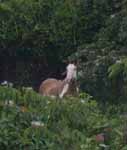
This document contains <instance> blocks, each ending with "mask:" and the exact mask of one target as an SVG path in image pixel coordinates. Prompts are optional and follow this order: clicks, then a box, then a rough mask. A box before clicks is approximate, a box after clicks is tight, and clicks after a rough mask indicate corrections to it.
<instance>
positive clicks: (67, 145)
mask: <svg viewBox="0 0 127 150" xmlns="http://www.w3.org/2000/svg"><path fill="white" fill-rule="evenodd" d="M2 94H3V95H2ZM4 95H6V97H5V96H4ZM6 101H8V103H6ZM10 101H13V103H10ZM122 120H123V119H120V117H119V116H118V115H116V114H115V115H112V116H111V115H110V116H108V115H107V114H106V113H105V114H103V113H102V112H101V110H100V109H99V107H98V105H97V102H96V101H95V100H93V99H92V98H91V96H89V95H88V94H85V93H84V94H80V96H79V97H77V98H74V97H67V98H65V99H62V100H60V99H50V98H48V97H42V96H40V95H38V94H37V93H35V92H34V91H33V90H32V89H29V88H22V89H21V90H20V91H18V90H16V89H13V88H7V87H0V147H1V150H4V149H14V150H17V149H19V150H20V149H21V150H24V149H31V150H35V149H44V150H59V149H61V150H66V149H72V150H77V149H78V150H100V149H101V148H102V147H109V148H110V149H112V150H117V149H121V148H123V147H124V144H123V143H122V136H123V133H122V127H121V125H122V124H121V123H122V122H121V121H122ZM110 130H111V131H110ZM99 133H104V134H105V135H106V136H107V137H108V138H107V139H105V140H106V141H100V142H97V141H96V135H97V134H99Z"/></svg>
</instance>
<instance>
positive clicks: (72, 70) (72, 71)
mask: <svg viewBox="0 0 127 150" xmlns="http://www.w3.org/2000/svg"><path fill="white" fill-rule="evenodd" d="M76 78H77V67H76V65H74V64H69V65H68V66H67V77H66V79H68V80H73V79H76Z"/></svg>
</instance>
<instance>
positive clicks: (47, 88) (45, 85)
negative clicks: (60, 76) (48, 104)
mask: <svg viewBox="0 0 127 150" xmlns="http://www.w3.org/2000/svg"><path fill="white" fill-rule="evenodd" d="M66 70H67V75H66V77H65V79H64V80H57V79H53V78H48V79H46V80H44V81H43V82H42V83H41V85H40V88H39V93H40V94H42V95H43V96H51V97H56V96H57V97H60V98H62V97H63V96H64V95H74V94H75V93H77V92H78V88H77V84H76V77H77V67H76V66H75V65H74V64H69V65H68V66H67V69H66Z"/></svg>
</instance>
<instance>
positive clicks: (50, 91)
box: [39, 78, 61, 96]
mask: <svg viewBox="0 0 127 150" xmlns="http://www.w3.org/2000/svg"><path fill="white" fill-rule="evenodd" d="M60 84H61V81H60V80H57V79H53V78H49V79H46V80H44V81H43V82H42V83H41V86H40V89H39V93H40V94H42V95H44V96H50V95H55V96H57V95H58V93H59V88H58V87H59V85H60Z"/></svg>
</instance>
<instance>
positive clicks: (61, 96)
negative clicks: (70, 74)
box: [59, 83, 69, 98]
mask: <svg viewBox="0 0 127 150" xmlns="http://www.w3.org/2000/svg"><path fill="white" fill-rule="evenodd" d="M68 89H69V84H68V83H67V84H65V85H64V87H63V90H62V92H61V93H60V94H59V97H60V98H63V96H64V94H65V93H67V91H68Z"/></svg>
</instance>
